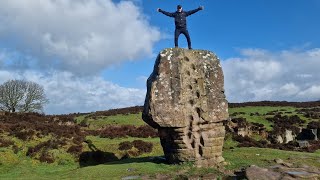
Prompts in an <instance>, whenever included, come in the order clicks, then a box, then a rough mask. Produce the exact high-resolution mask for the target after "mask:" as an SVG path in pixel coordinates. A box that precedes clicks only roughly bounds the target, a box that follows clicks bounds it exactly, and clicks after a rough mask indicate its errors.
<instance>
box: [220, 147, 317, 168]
mask: <svg viewBox="0 0 320 180" xmlns="http://www.w3.org/2000/svg"><path fill="white" fill-rule="evenodd" d="M223 157H224V158H225V160H226V161H227V162H229V163H230V164H229V165H228V166H227V168H228V169H239V168H242V167H247V166H250V165H253V164H254V165H258V166H262V167H264V166H268V165H273V164H275V162H274V159H277V158H280V159H283V160H284V161H286V162H290V163H295V164H297V165H299V164H300V165H301V164H306V165H309V166H315V167H320V156H319V152H317V153H305V152H293V151H282V150H277V149H268V148H263V149H261V148H235V149H230V150H225V151H224V152H223Z"/></svg>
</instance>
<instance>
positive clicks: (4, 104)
mask: <svg viewBox="0 0 320 180" xmlns="http://www.w3.org/2000/svg"><path fill="white" fill-rule="evenodd" d="M47 102H48V100H47V99H46V97H45V93H44V89H43V87H42V86H40V85H39V84H37V83H35V82H30V81H24V80H10V81H7V82H5V83H4V84H2V85H0V109H3V110H6V111H9V112H15V111H16V110H18V111H21V112H34V111H42V110H43V105H44V104H45V103H47Z"/></svg>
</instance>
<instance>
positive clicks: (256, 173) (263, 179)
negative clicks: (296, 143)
mask: <svg viewBox="0 0 320 180" xmlns="http://www.w3.org/2000/svg"><path fill="white" fill-rule="evenodd" d="M245 174H246V177H247V179H248V180H256V179H259V180H278V179H280V177H281V174H280V173H278V172H274V171H270V170H269V169H267V168H261V167H258V166H254V165H253V166H250V167H248V168H247V169H246V172H245Z"/></svg>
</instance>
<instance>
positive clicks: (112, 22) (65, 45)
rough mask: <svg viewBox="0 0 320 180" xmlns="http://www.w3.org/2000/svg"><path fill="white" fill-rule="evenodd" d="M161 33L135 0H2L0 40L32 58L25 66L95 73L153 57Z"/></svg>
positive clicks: (0, 4)
mask: <svg viewBox="0 0 320 180" xmlns="http://www.w3.org/2000/svg"><path fill="white" fill-rule="evenodd" d="M160 37H161V34H160V32H159V30H158V29H157V28H155V27H153V26H151V25H150V24H149V22H148V20H147V17H145V15H144V14H143V13H142V10H141V9H140V8H139V7H138V6H137V5H136V4H134V2H132V1H120V2H119V3H115V2H113V1H111V0H41V1H39V0H24V1H21V0H3V1H1V2H0V41H3V42H10V44H11V46H14V47H15V49H14V51H17V52H19V53H23V54H24V55H29V56H32V57H33V58H32V59H27V60H26V61H28V63H26V64H25V65H30V64H31V65H33V66H34V65H37V66H39V67H40V68H47V69H60V70H67V71H70V72H73V73H78V74H83V73H84V74H94V73H97V72H99V70H102V69H104V68H105V67H107V66H109V65H110V64H114V63H120V62H122V61H125V60H134V59H138V58H141V57H144V56H151V55H152V48H153V45H154V43H155V42H157V41H158V40H159V39H160Z"/></svg>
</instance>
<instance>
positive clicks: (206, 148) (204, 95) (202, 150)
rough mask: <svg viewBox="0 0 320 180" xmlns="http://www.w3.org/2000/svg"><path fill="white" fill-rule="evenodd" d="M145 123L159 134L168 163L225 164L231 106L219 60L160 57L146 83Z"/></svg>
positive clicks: (181, 52)
mask: <svg viewBox="0 0 320 180" xmlns="http://www.w3.org/2000/svg"><path fill="white" fill-rule="evenodd" d="M142 117H143V120H144V121H145V122H146V123H148V124H149V125H150V126H152V127H154V128H157V129H158V130H159V136H160V139H161V145H162V147H163V150H164V153H165V156H166V158H167V160H168V161H169V162H172V163H176V162H181V161H195V162H196V163H197V164H198V165H199V166H210V165H213V164H217V163H220V162H222V161H223V158H222V146H223V141H224V136H225V128H224V126H223V121H225V120H227V119H228V117H229V115H228V102H227V101H226V99H225V95H224V77H223V72H222V68H221V65H220V60H219V59H218V58H217V56H216V55H215V54H213V53H212V52H210V51H205V50H186V49H181V48H170V49H165V50H163V51H161V52H160V54H159V55H158V57H157V60H156V63H155V66H154V70H153V72H152V74H151V75H150V77H149V78H148V81H147V95H146V100H145V105H144V111H143V115H142Z"/></svg>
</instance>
